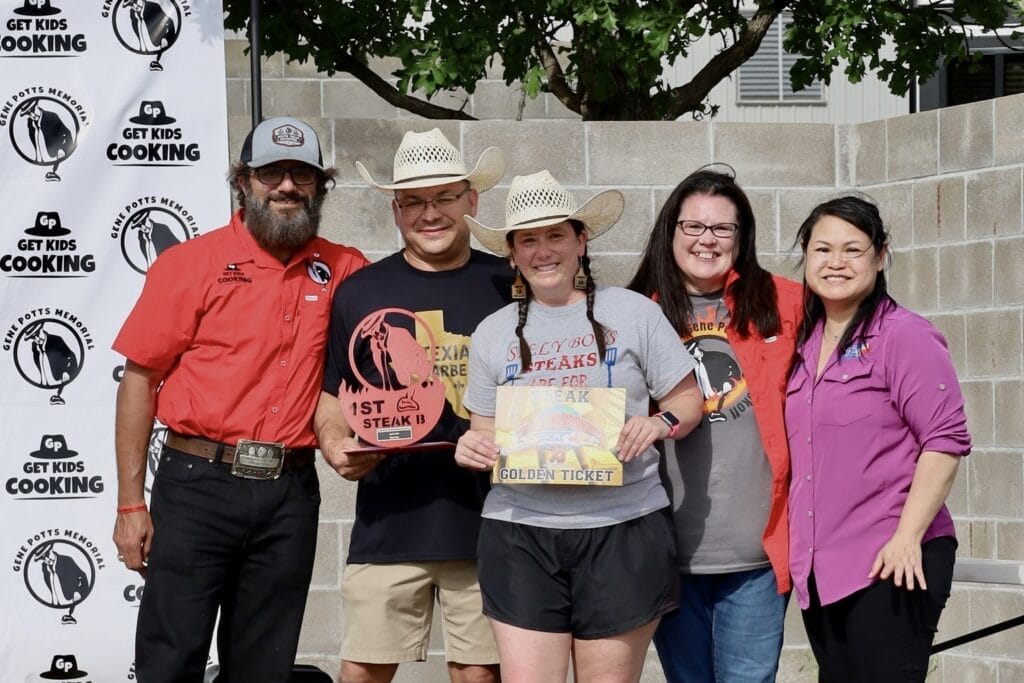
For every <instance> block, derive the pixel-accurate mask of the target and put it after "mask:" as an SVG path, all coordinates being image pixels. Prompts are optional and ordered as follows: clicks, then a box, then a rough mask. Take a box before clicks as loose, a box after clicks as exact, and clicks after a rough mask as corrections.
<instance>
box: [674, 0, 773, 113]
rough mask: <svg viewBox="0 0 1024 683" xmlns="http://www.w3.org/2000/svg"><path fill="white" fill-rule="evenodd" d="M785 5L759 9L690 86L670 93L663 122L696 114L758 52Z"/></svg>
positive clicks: (688, 84) (681, 87) (682, 86)
mask: <svg viewBox="0 0 1024 683" xmlns="http://www.w3.org/2000/svg"><path fill="white" fill-rule="evenodd" d="M785 4H786V3H776V4H773V5H770V6H762V7H760V8H758V10H757V12H756V13H755V14H754V16H753V17H751V18H750V21H748V22H747V27H746V29H745V30H744V31H743V33H741V34H740V36H739V38H738V39H737V40H736V42H735V43H733V44H732V45H730V46H729V47H727V48H725V49H723V50H722V51H721V52H719V53H718V54H716V55H715V56H714V57H712V58H711V60H710V61H708V63H707V64H705V65H704V68H702V69H701V70H700V71H698V72H697V73H696V75H694V77H693V78H692V79H690V82H689V83H687V84H685V85H681V86H679V87H678V88H673V89H672V90H670V91H669V92H668V93H667V94H668V96H669V99H668V102H669V104H668V106H667V108H666V109H667V113H666V114H665V116H664V117H663V119H664V120H666V121H671V120H674V119H676V118H678V117H680V116H682V115H683V114H685V113H687V112H689V111H696V110H699V109H700V107H701V105H702V103H703V102H704V100H705V99H707V97H708V94H709V93H710V92H711V90H712V88H714V87H715V86H716V85H718V84H719V83H720V82H721V81H722V79H723V78H725V77H726V76H728V75H729V74H731V73H732V72H733V71H735V70H736V69H738V68H739V67H740V66H741V65H742V64H743V63H744V62H745V61H747V60H748V59H750V58H751V57H752V56H753V55H754V53H755V52H757V48H759V47H760V46H761V40H763V39H764V36H765V34H766V33H768V29H769V28H771V25H772V22H773V21H775V18H776V17H777V16H779V13H780V12H781V11H782V8H783V7H784V6H785Z"/></svg>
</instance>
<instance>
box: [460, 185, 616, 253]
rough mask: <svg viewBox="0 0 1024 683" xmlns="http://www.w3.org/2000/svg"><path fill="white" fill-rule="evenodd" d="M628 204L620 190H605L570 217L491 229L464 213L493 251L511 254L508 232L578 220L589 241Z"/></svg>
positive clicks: (474, 235)
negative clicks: (584, 229)
mask: <svg viewBox="0 0 1024 683" xmlns="http://www.w3.org/2000/svg"><path fill="white" fill-rule="evenodd" d="M625 206H626V200H625V197H623V195H622V193H621V192H619V191H618V190H602V191H601V192H598V193H597V194H595V195H594V196H593V197H591V198H590V199H588V200H587V201H585V202H583V204H581V205H580V206H579V208H577V209H576V210H575V211H573V212H572V213H571V214H569V215H567V216H548V217H546V218H540V219H537V220H533V221H525V222H523V223H518V224H516V225H506V226H505V227H502V228H491V227H488V226H486V225H484V224H483V223H481V222H480V221H478V220H476V219H475V218H473V217H472V216H463V218H465V219H466V225H468V226H469V230H470V232H471V233H473V237H475V238H476V240H477V241H478V242H479V243H480V244H481V245H483V247H484V248H486V249H487V250H488V251H490V252H491V253H494V254H497V255H498V256H507V255H508V253H509V249H508V241H507V235H508V234H509V233H510V232H514V231H516V230H532V229H533V228H543V227H547V226H549V225H557V224H559V223H561V222H563V221H568V220H576V221H579V222H580V223H583V225H584V227H586V229H587V240H588V241H590V240H594V239H597V238H598V237H600V236H601V235H603V234H604V233H606V232H608V230H609V229H611V227H612V226H613V225H615V224H616V223H617V222H618V221H619V218H621V217H622V211H623V209H624V208H625Z"/></svg>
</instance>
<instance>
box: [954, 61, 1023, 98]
mask: <svg viewBox="0 0 1024 683" xmlns="http://www.w3.org/2000/svg"><path fill="white" fill-rule="evenodd" d="M1020 93H1024V54H1020V53H1014V54H986V55H984V56H982V58H981V60H980V61H979V62H978V64H976V65H974V67H973V68H971V67H969V66H966V65H959V64H953V65H950V66H949V67H948V68H947V70H946V104H948V105H956V104H967V103H968V102H979V101H981V100H988V99H991V98H993V97H1002V96H1003V95H1017V94H1020Z"/></svg>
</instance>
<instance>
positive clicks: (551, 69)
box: [535, 36, 580, 114]
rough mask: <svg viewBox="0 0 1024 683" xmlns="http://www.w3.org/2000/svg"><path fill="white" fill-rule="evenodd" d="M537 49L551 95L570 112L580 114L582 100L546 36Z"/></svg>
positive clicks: (542, 37) (540, 37)
mask: <svg viewBox="0 0 1024 683" xmlns="http://www.w3.org/2000/svg"><path fill="white" fill-rule="evenodd" d="M535 49H536V50H537V57H538V58H539V59H540V63H541V65H542V66H543V67H544V72H545V73H546V74H547V77H548V89H549V90H550V91H551V94H552V95H554V96H555V97H557V98H558V100H559V101H560V102H561V103H562V104H564V105H565V106H566V107H567V108H568V109H569V110H570V111H574V112H576V113H577V114H579V113H580V98H579V96H578V95H577V94H576V92H575V91H574V90H573V89H572V88H570V87H569V83H568V82H567V81H566V80H565V73H564V72H563V71H562V65H561V64H559V63H558V55H556V54H555V51H554V49H553V48H552V47H551V44H550V43H548V41H547V40H546V39H545V38H544V36H539V37H538V38H537V42H536V47H535Z"/></svg>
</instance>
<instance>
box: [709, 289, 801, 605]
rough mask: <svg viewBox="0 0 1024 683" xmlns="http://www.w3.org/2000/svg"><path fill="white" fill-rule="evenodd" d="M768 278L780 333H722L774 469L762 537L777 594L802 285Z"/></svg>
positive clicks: (784, 543) (783, 570)
mask: <svg viewBox="0 0 1024 683" xmlns="http://www.w3.org/2000/svg"><path fill="white" fill-rule="evenodd" d="M738 277H739V276H738V275H737V274H736V271H733V272H731V273H730V274H729V278H728V280H727V281H726V297H725V304H726V306H728V307H729V311H730V313H731V312H732V311H733V310H734V308H735V307H734V301H733V300H732V297H730V296H729V294H728V292H729V286H730V285H732V283H733V282H734V281H736V279H737V278H738ZM772 280H773V281H774V282H775V290H776V293H777V297H778V306H779V319H780V320H781V322H782V331H781V332H780V333H779V334H778V335H776V336H775V337H769V338H768V339H764V338H763V337H761V335H760V334H758V332H757V330H756V329H754V330H752V332H751V335H750V336H749V337H747V338H745V339H744V338H743V337H741V336H740V334H739V332H737V331H736V330H735V329H734V328H733V326H732V325H730V326H729V327H728V328H727V329H726V337H728V339H729V344H730V345H731V346H732V348H733V350H734V351H735V352H736V357H737V359H739V362H740V367H741V368H743V375H744V377H746V379H747V388H748V391H749V392H750V400H751V401H752V403H753V405H754V419H755V420H756V422H757V428H758V430H759V431H760V432H761V441H762V443H763V444H764V451H765V454H766V455H767V456H768V463H769V465H770V466H771V470H772V503H771V507H770V508H769V510H768V524H767V525H766V526H765V529H764V534H763V535H762V537H761V538H762V542H763V543H764V550H765V553H767V555H768V559H769V560H770V561H771V563H772V569H773V570H774V571H775V579H776V582H777V583H778V586H779V593H787V592H789V589H790V587H791V585H792V584H791V582H790V577H789V509H788V498H789V442H788V440H787V439H786V423H785V420H784V417H783V410H784V407H785V402H786V384H787V382H788V380H789V369H790V367H791V365H792V362H793V352H794V351H795V349H796V335H797V332H798V330H799V328H800V320H801V318H802V317H803V286H802V285H800V284H799V283H797V282H793V281H792V280H788V279H786V278H784V277H780V276H778V275H773V276H772Z"/></svg>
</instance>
